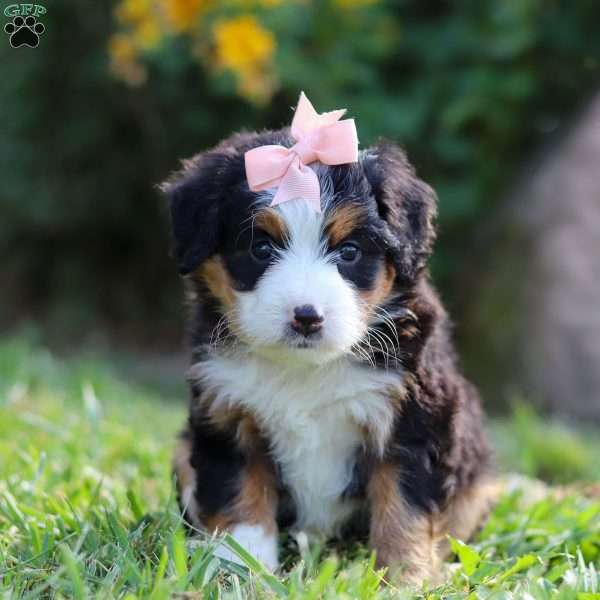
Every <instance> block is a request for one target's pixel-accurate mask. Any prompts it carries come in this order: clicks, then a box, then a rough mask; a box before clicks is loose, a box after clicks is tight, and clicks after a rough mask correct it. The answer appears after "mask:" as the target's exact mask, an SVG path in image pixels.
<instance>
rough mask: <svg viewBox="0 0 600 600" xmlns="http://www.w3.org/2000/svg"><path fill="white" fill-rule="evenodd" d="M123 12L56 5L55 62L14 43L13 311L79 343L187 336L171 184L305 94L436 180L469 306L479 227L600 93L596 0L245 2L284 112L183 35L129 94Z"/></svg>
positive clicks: (7, 177)
mask: <svg viewBox="0 0 600 600" xmlns="http://www.w3.org/2000/svg"><path fill="white" fill-rule="evenodd" d="M115 4H116V3H115V2H111V1H108V0H102V1H100V0H99V1H97V2H93V3H73V2H68V1H67V0H53V1H52V3H48V13H47V14H46V15H44V23H45V25H46V32H45V34H44V36H43V38H42V40H41V43H40V46H39V47H38V48H37V49H29V48H20V49H12V48H10V47H9V45H8V42H7V40H4V43H3V44H0V47H1V48H2V50H1V51H0V60H1V61H2V65H3V74H4V76H3V81H2V86H1V87H0V118H1V122H2V123H3V135H2V136H0V165H1V169H2V172H1V176H2V190H1V191H0V255H1V256H2V263H3V264H2V289H3V293H2V295H1V297H0V303H1V304H0V311H1V312H0V315H2V321H4V322H5V323H10V322H13V321H14V320H15V319H17V318H19V317H22V316H24V315H27V316H30V317H33V318H41V319H47V320H49V321H50V322H51V323H53V324H54V331H55V333H57V334H59V335H62V336H71V337H70V339H74V337H82V336H84V335H86V334H88V333H89V332H90V331H92V330H95V329H99V328H102V327H103V326H104V325H106V324H107V323H110V324H111V325H112V326H113V330H114V331H116V332H118V334H119V335H121V336H124V337H127V336H138V339H139V335H140V333H143V335H144V339H146V340H150V341H153V340H164V339H166V338H168V337H170V338H171V339H177V338H178V337H179V323H180V318H181V311H180V309H179V300H178V298H179V296H178V294H179V287H178V284H177V280H176V277H175V274H174V273H175V269H174V267H173V265H172V264H171V262H170V260H169V258H168V227H167V216H166V211H165V207H164V202H163V200H162V199H161V198H160V197H159V195H158V193H157V191H156V189H155V187H154V186H155V184H156V183H158V182H160V181H161V180H162V179H163V178H164V177H165V176H166V175H167V174H168V172H169V171H170V170H172V169H174V168H176V167H177V164H178V162H177V159H178V158H179V157H185V156H189V155H191V154H193V153H195V152H197V151H198V150H201V149H203V148H206V147H208V146H210V145H211V144H214V143H216V142H217V141H218V140H219V139H220V138H222V137H223V136H226V135H228V134H229V133H230V132H231V131H233V130H236V129H238V128H241V127H246V128H260V127H265V126H272V127H278V126H280V125H282V124H287V123H288V122H289V119H290V116H291V111H290V110H289V107H290V106H292V105H293V104H294V103H295V101H296V99H297V96H298V92H299V91H300V90H301V89H304V90H305V91H306V92H307V93H308V95H309V96H310V98H311V100H312V101H313V102H314V104H315V106H316V107H317V109H318V110H328V109H332V108H336V107H340V106H347V107H348V108H349V110H350V115H351V116H354V117H356V119H357V123H358V128H359V134H360V138H361V143H362V145H363V146H366V145H368V144H369V143H371V142H372V141H374V140H375V139H376V138H377V137H378V136H384V137H387V138H391V139H394V140H397V141H398V142H400V143H401V144H402V145H404V146H405V147H406V148H407V149H408V152H409V156H410V157H411V160H412V161H413V162H414V163H415V164H416V165H417V167H418V169H419V172H420V173H421V174H422V176H423V177H425V178H426V179H427V180H429V181H430V182H431V183H433V185H434V186H435V187H436V189H437V191H438V194H439V196H440V223H441V239H440V245H439V246H438V251H437V254H436V259H435V265H434V267H435V275H436V278H437V281H438V283H440V284H441V286H442V288H443V291H444V292H445V295H446V297H447V298H449V299H450V300H451V301H452V303H453V304H455V305H458V304H460V301H461V294H465V293H466V292H465V291H461V290H460V289H459V288H460V286H459V285H457V284H456V281H457V277H456V276H457V274H458V273H460V272H461V271H462V270H463V265H464V264H465V261H466V260H468V258H469V257H468V251H469V249H470V248H471V247H472V242H473V239H474V235H475V231H476V230H481V228H480V225H482V224H483V223H484V222H485V221H486V220H490V219H493V216H494V214H495V210H496V207H497V201H498V199H499V197H500V196H501V194H502V192H503V191H504V190H505V189H506V188H507V186H508V185H509V182H510V181H511V178H512V177H513V176H514V174H515V172H516V170H518V168H519V167H520V166H521V165H522V164H523V161H525V160H526V159H527V157H528V156H529V153H530V151H531V150H532V148H533V147H534V146H535V145H536V144H539V143H540V141H542V140H543V139H544V136H546V135H548V134H550V133H552V132H553V131H555V130H556V129H557V128H558V127H559V126H560V124H561V123H562V122H563V121H564V119H565V118H567V117H569V116H570V115H572V113H573V111H574V110H575V109H576V108H577V107H578V106H579V105H580V103H581V101H582V98H584V97H585V95H586V94H587V93H588V92H590V91H591V90H592V89H593V87H594V85H596V83H597V80H598V73H599V69H598V65H599V62H598V61H599V57H600V36H598V35H597V24H598V22H599V21H600V4H598V3H597V2H594V1H592V0H579V1H578V2H577V3H573V2H567V1H566V0H562V1H560V0H555V1H542V0H506V1H503V2H493V1H484V2H477V1H475V0H463V1H460V2H453V3H450V2H445V1H440V0H434V1H431V2H417V1H414V0H413V1H408V0H404V1H398V2H391V1H390V2H376V3H374V4H372V5H370V6H365V7H363V8H360V7H358V8H349V7H348V8H344V7H343V5H344V3H340V2H333V0H328V1H325V0H315V1H312V2H304V3H301V4H299V3H294V2H284V3H282V4H281V5H279V6H275V7H274V8H273V9H269V10H267V9H266V8H264V6H262V7H261V6H259V4H260V3H250V2H248V3H246V2H240V3H238V4H239V8H238V9H236V10H237V12H239V13H242V12H243V13H252V14H255V15H256V17H257V19H258V20H259V21H260V22H261V24H262V25H263V26H264V27H265V28H266V29H268V30H270V31H272V32H273V33H274V35H275V39H276V44H277V45H276V50H275V57H274V69H275V72H276V78H277V82H278V87H277V88H276V89H275V91H274V95H273V97H272V99H271V101H270V102H268V103H266V104H262V105H261V104H252V103H249V102H248V101H247V100H245V99H244V98H242V97H241V96H239V95H238V91H237V90H236V86H235V81H234V78H233V77H232V76H231V74H228V73H227V72H225V73H215V72H214V71H213V70H210V69H208V68H207V67H206V66H203V64H201V62H200V60H199V59H198V58H197V56H196V54H195V53H194V48H193V45H194V41H193V39H192V38H190V37H189V36H183V35H182V36H171V37H169V38H168V39H165V40H163V41H162V42H161V44H160V45H159V46H158V47H157V48H155V49H153V51H152V52H151V53H149V54H148V55H147V56H146V57H145V58H144V60H145V66H146V68H147V70H148V77H147V80H146V82H145V83H144V84H142V85H140V86H138V87H128V86H127V85H126V84H124V83H123V82H121V81H119V80H118V79H116V78H115V77H113V76H112V75H111V74H110V73H109V71H108V64H109V59H108V53H107V45H108V40H109V38H110V36H111V35H113V34H114V33H115V32H116V31H118V25H117V23H116V20H115V17H114V14H113V12H114V8H115ZM348 4H350V3H348ZM232 12H236V11H232ZM208 44H209V46H210V40H208ZM150 315H151V316H152V322H151V326H149V325H148V318H149V316H150ZM174 325H175V327H174Z"/></svg>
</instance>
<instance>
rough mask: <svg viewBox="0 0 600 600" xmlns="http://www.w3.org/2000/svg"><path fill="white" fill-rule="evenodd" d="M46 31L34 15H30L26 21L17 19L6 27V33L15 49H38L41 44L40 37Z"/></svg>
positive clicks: (20, 18) (21, 18)
mask: <svg viewBox="0 0 600 600" xmlns="http://www.w3.org/2000/svg"><path fill="white" fill-rule="evenodd" d="M45 30H46V28H45V27H44V25H43V23H40V22H39V21H38V20H37V19H36V18H35V17H34V16H33V15H29V16H28V17H26V18H25V19H24V18H23V17H15V18H14V19H13V20H12V23H7V24H6V25H5V26H4V31H5V32H6V33H8V35H10V45H11V46H12V47H13V48H19V47H20V46H29V47H30V48H36V47H37V45H38V44H39V43H40V35H42V33H44V31H45Z"/></svg>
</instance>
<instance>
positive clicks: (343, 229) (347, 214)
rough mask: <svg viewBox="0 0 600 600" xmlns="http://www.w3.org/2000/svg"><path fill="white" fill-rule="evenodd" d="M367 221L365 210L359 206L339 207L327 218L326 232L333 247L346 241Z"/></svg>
mask: <svg viewBox="0 0 600 600" xmlns="http://www.w3.org/2000/svg"><path fill="white" fill-rule="evenodd" d="M365 219H366V214H365V211H364V209H363V208H362V207H361V206H359V205H357V204H347V205H343V206H339V207H337V208H335V209H334V210H333V212H332V213H331V214H330V215H329V217H328V218H327V222H326V224H325V231H326V233H327V235H328V236H329V241H330V244H331V245H332V246H336V245H337V244H339V243H340V242H341V241H343V240H344V239H346V238H347V237H348V236H349V235H350V234H351V233H352V232H353V231H354V230H355V229H356V228H357V227H358V226H359V225H360V224H361V223H363V222H364V221H365Z"/></svg>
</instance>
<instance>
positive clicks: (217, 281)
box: [198, 256, 235, 308]
mask: <svg viewBox="0 0 600 600" xmlns="http://www.w3.org/2000/svg"><path fill="white" fill-rule="evenodd" d="M198 275H199V277H200V279H201V280H202V281H204V283H206V287H208V289H209V291H210V293H211V294H212V295H213V296H214V297H215V298H217V299H218V300H220V301H221V304H222V305H223V307H224V308H231V307H232V306H233V304H234V302H235V292H234V291H233V285H232V283H231V278H230V277H229V273H228V272H227V270H226V269H225V265H224V264H223V260H222V259H221V257H220V256H214V257H213V258H209V259H208V260H207V261H206V262H205V263H204V264H203V265H202V266H201V267H200V268H199V269H198Z"/></svg>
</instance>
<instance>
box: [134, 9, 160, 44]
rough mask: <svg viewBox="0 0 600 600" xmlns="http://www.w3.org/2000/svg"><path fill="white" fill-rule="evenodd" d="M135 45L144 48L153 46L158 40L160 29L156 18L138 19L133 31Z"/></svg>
mask: <svg viewBox="0 0 600 600" xmlns="http://www.w3.org/2000/svg"><path fill="white" fill-rule="evenodd" d="M133 36H134V39H135V41H136V43H137V45H138V46H139V47H140V48H143V49H144V50H150V49H151V48H154V47H155V46H156V45H157V44H158V42H159V41H160V37H161V31H160V27H159V25H158V23H157V22H156V19H153V18H152V17H147V18H145V19H144V20H142V21H140V22H139V23H138V24H137V25H136V26H135V29H134V31H133Z"/></svg>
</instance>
